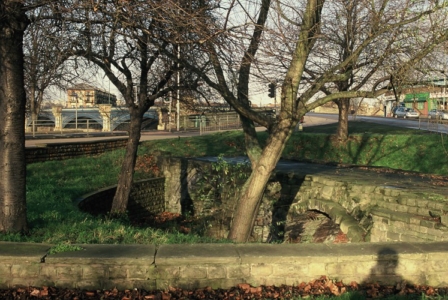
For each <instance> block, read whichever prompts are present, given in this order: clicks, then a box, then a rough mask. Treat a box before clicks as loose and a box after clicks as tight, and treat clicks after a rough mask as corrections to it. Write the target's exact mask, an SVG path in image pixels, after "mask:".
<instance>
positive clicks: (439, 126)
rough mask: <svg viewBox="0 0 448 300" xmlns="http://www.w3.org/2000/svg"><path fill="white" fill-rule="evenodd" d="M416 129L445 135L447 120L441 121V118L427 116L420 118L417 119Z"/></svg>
mask: <svg viewBox="0 0 448 300" xmlns="http://www.w3.org/2000/svg"><path fill="white" fill-rule="evenodd" d="M418 129H421V130H427V131H432V132H443V133H447V130H448V120H443V119H441V118H429V117H428V116H420V117H419V118H418Z"/></svg>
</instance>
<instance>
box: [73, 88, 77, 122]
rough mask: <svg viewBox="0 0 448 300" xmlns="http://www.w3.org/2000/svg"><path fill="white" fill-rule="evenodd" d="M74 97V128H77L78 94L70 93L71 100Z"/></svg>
mask: <svg viewBox="0 0 448 300" xmlns="http://www.w3.org/2000/svg"><path fill="white" fill-rule="evenodd" d="M75 99H76V104H75V129H78V94H76V93H75V92H73V93H72V102H73V100H75Z"/></svg>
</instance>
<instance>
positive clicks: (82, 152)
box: [25, 138, 128, 163]
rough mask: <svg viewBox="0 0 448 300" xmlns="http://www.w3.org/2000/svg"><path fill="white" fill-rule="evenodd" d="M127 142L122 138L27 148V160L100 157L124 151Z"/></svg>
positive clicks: (31, 161)
mask: <svg viewBox="0 0 448 300" xmlns="http://www.w3.org/2000/svg"><path fill="white" fill-rule="evenodd" d="M127 141H128V140H127V139H126V138H124V139H123V138H120V139H110V140H102V141H88V142H82V143H81V142H79V143H51V144H40V145H39V144H38V145H37V147H27V148H26V149H25V159H26V162H27V163H34V162H41V161H47V160H63V159H69V158H75V157H79V156H89V155H98V154H101V153H104V152H106V151H110V150H116V149H123V148H125V147H126V144H127Z"/></svg>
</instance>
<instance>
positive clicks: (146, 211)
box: [76, 178, 165, 219]
mask: <svg viewBox="0 0 448 300" xmlns="http://www.w3.org/2000/svg"><path fill="white" fill-rule="evenodd" d="M164 186H165V178H151V179H145V180H140V181H136V182H134V183H133V184H132V188H131V194H130V196H129V202H128V206H127V210H128V212H129V216H130V217H131V218H133V219H142V218H145V217H148V216H150V215H155V214H159V213H162V212H164V211H165V191H164V188H165V187H164ZM116 189H117V186H111V187H107V188H104V189H101V190H99V191H95V192H93V193H90V194H87V195H84V196H82V197H80V198H79V199H77V201H76V202H77V204H78V207H79V208H80V209H81V210H83V211H86V212H89V213H91V214H94V215H99V214H103V215H105V214H107V213H108V212H110V210H111V207H112V200H113V197H114V195H115V191H116Z"/></svg>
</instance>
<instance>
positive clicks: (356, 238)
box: [294, 199, 367, 242]
mask: <svg viewBox="0 0 448 300" xmlns="http://www.w3.org/2000/svg"><path fill="white" fill-rule="evenodd" d="M308 210H317V211H319V212H322V213H324V214H326V215H328V216H329V217H330V218H331V219H332V220H333V221H334V222H335V223H336V224H338V225H339V227H340V228H341V231H342V232H343V233H345V234H346V235H347V237H348V238H349V239H350V241H352V242H362V241H364V237H365V236H366V234H367V230H366V229H364V228H363V227H362V226H361V225H360V224H359V223H358V221H357V220H356V219H355V218H354V217H353V216H351V215H350V214H349V213H348V212H347V210H346V209H345V208H344V207H343V206H342V205H340V204H338V203H336V202H333V201H329V200H323V199H310V200H306V201H303V202H300V203H298V204H297V205H295V206H294V211H295V212H296V213H305V212H306V211H308Z"/></svg>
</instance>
